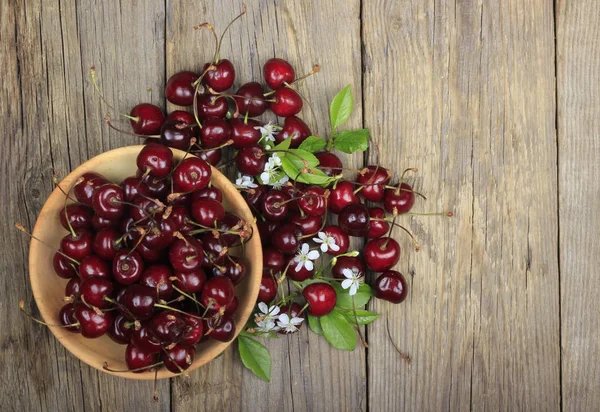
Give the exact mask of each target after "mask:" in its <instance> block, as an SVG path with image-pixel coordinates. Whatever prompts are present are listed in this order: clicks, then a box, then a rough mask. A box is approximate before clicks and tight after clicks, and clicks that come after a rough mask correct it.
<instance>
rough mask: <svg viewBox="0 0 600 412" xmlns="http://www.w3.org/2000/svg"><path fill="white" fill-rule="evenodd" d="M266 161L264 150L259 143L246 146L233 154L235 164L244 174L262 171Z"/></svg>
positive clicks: (250, 174) (254, 173) (251, 174)
mask: <svg viewBox="0 0 600 412" xmlns="http://www.w3.org/2000/svg"><path fill="white" fill-rule="evenodd" d="M266 163H267V156H265V150H264V149H263V148H262V146H259V145H252V146H246V147H244V148H242V149H240V151H239V152H238V153H237V155H236V156H235V164H236V166H237V168H238V170H239V171H240V172H241V173H242V174H244V175H249V176H255V175H258V174H260V173H262V171H263V170H264V168H265V164H266Z"/></svg>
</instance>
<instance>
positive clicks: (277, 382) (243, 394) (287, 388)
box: [167, 0, 366, 411]
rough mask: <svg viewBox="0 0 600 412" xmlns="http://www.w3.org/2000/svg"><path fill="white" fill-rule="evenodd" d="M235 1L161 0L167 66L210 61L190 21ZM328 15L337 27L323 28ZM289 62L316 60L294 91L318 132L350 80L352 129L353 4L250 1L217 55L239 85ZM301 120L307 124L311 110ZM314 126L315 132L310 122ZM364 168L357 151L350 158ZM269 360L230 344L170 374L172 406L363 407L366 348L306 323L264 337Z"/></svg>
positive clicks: (204, 39)
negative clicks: (245, 362)
mask: <svg viewBox="0 0 600 412" xmlns="http://www.w3.org/2000/svg"><path fill="white" fill-rule="evenodd" d="M240 10H241V2H239V1H231V0H229V1H225V2H221V3H219V4H218V6H217V5H216V4H215V5H214V6H213V4H212V3H211V2H200V3H198V2H196V3H193V2H179V1H172V0H169V1H168V3H167V72H168V74H169V75H170V74H173V73H175V72H177V71H179V70H189V69H192V70H197V71H199V70H201V68H202V66H203V64H204V63H205V62H206V61H208V60H209V59H212V57H213V54H214V48H213V40H212V37H211V35H210V33H209V32H208V31H206V32H195V31H194V30H192V27H193V26H195V25H198V24H200V23H202V22H203V21H210V22H211V23H213V24H214V26H215V27H216V29H217V30H218V31H220V30H223V29H224V28H225V26H226V25H227V23H228V22H229V21H230V20H231V19H232V18H233V17H235V15H237V13H239V11H240ZM331 16H336V17H335V25H336V27H339V28H343V30H344V34H343V35H342V36H337V35H336V34H335V33H337V29H336V31H334V30H330V29H329V28H330V27H331V26H332V25H331ZM275 56H276V57H283V58H285V59H288V60H289V61H290V62H291V63H292V64H293V65H294V66H295V67H296V70H297V72H298V73H302V72H308V71H309V70H310V69H311V68H312V65H313V64H314V63H319V64H320V65H321V67H322V71H321V72H320V73H319V74H318V75H317V76H314V77H312V78H310V79H308V80H307V81H306V83H305V85H304V86H303V87H301V92H302V93H303V94H304V95H305V96H306V97H307V98H308V99H309V100H310V102H311V103H312V104H313V106H314V109H315V112H316V114H317V120H318V124H319V126H320V130H321V133H322V134H323V133H324V132H325V130H326V129H327V124H328V123H327V116H328V104H329V102H330V101H331V99H332V98H333V96H334V95H335V93H336V92H337V91H339V90H340V89H341V88H342V87H343V86H345V85H346V84H348V83H350V84H352V85H353V88H354V93H355V98H356V101H357V105H356V108H357V112H356V114H355V115H353V117H352V121H351V122H350V123H349V127H359V126H360V125H361V120H362V119H361V115H360V109H359V107H360V106H359V103H360V99H361V96H360V82H361V79H360V33H359V2H358V1H357V0H352V1H349V2H343V3H342V2H336V1H331V0H326V1H321V2H318V3H316V4H314V5H311V4H309V2H292V1H281V2H261V4H260V7H259V5H258V4H252V3H249V9H248V14H247V15H246V16H244V17H243V18H242V20H241V21H239V22H237V23H236V24H235V25H234V26H232V28H231V31H230V33H229V34H228V35H227V36H226V37H225V41H224V44H223V48H222V51H221V57H223V58H229V59H230V60H231V61H232V62H233V63H234V64H235V67H236V76H237V79H236V86H239V85H240V84H242V83H244V82H247V81H251V80H258V81H262V64H263V63H264V62H265V61H266V60H267V59H269V58H271V57H275ZM302 117H303V118H304V119H306V120H307V121H308V123H309V124H310V125H312V124H313V121H312V119H311V116H310V112H309V111H308V109H305V110H303V113H302ZM313 131H314V129H313ZM350 161H351V162H352V163H351V164H352V165H354V166H362V157H361V156H355V157H354V158H352V159H350ZM266 344H267V346H268V348H269V349H270V351H271V355H272V358H273V376H272V381H271V383H270V384H267V383H264V382H262V381H260V380H259V379H258V378H256V377H254V376H253V375H252V373H251V372H249V371H248V370H246V369H244V367H243V366H242V363H241V361H240V359H239V357H238V355H237V349H235V348H234V347H232V348H231V349H229V350H227V351H226V352H225V354H224V355H223V356H222V357H221V358H220V359H217V360H215V361H213V362H211V363H210V364H209V365H207V366H206V367H203V368H201V369H200V370H198V371H195V372H194V373H192V374H191V378H190V379H189V380H186V379H175V380H173V395H172V399H173V409H174V410H176V411H186V410H236V411H237V410H261V411H266V410H273V411H276V410H296V411H302V410H309V411H310V410H320V411H326V410H335V411H337V410H356V409H361V408H362V409H363V410H364V409H365V403H366V392H365V389H366V376H365V375H366V373H365V353H364V350H360V349H357V350H356V351H355V352H352V353H345V352H340V351H336V350H334V349H331V348H330V347H329V345H328V344H327V343H326V342H325V341H324V340H323V339H321V338H319V337H317V336H316V335H314V334H312V333H309V332H308V330H307V328H306V327H304V328H303V329H302V330H301V332H300V333H298V334H296V335H295V336H293V337H291V338H289V339H287V338H282V339H278V340H270V341H268V342H267V343H266Z"/></svg>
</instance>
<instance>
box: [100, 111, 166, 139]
mask: <svg viewBox="0 0 600 412" xmlns="http://www.w3.org/2000/svg"><path fill="white" fill-rule="evenodd" d="M104 121H105V122H106V124H107V125H108V127H110V128H111V129H113V130H116V131H117V132H119V133H122V134H127V135H129V136H135V137H144V138H149V139H160V135H157V134H149V135H145V134H137V133H133V132H126V131H125V130H121V129H119V128H118V127H115V125H113V124H112V123H111V121H110V116H106V117H105V118H104Z"/></svg>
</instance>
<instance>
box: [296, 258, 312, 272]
mask: <svg viewBox="0 0 600 412" xmlns="http://www.w3.org/2000/svg"><path fill="white" fill-rule="evenodd" d="M304 267H305V268H306V270H313V269H314V268H315V265H313V263H312V262H311V261H310V260H307V261H306V262H304ZM296 272H298V270H296Z"/></svg>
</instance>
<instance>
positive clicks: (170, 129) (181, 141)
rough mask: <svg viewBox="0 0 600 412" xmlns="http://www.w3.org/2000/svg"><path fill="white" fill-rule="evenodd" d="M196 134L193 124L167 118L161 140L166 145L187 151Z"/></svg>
mask: <svg viewBox="0 0 600 412" xmlns="http://www.w3.org/2000/svg"><path fill="white" fill-rule="evenodd" d="M195 134H196V132H195V130H194V127H193V126H191V125H189V124H187V123H182V122H178V121H177V120H167V121H166V122H165V123H164V124H163V127H162V128H161V129H160V141H161V143H162V144H164V145H165V146H169V147H173V148H175V149H179V150H184V151H186V150H188V148H189V147H190V141H191V140H192V137H195Z"/></svg>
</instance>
